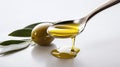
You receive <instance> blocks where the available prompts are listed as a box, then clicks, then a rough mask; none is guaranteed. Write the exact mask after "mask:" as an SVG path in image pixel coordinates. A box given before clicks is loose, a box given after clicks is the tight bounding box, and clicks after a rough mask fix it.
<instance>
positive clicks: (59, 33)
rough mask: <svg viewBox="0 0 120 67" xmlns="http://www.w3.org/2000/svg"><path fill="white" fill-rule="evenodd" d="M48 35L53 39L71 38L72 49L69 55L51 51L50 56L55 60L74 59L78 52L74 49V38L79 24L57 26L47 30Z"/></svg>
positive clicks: (77, 49)
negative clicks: (55, 58)
mask: <svg viewBox="0 0 120 67" xmlns="http://www.w3.org/2000/svg"><path fill="white" fill-rule="evenodd" d="M47 32H48V34H50V35H51V36H53V37H55V38H71V39H72V47H71V50H70V52H69V53H65V52H59V51H58V50H57V49H55V50H53V51H52V52H51V54H52V55H53V56H55V57H57V58H63V59H69V58H74V57H75V56H76V55H77V53H78V52H79V51H80V49H79V48H75V37H76V35H77V34H78V33H79V24H75V23H72V24H69V23H68V24H64V25H62V24H58V25H53V26H51V27H49V28H48V31H47Z"/></svg>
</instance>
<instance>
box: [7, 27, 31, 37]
mask: <svg viewBox="0 0 120 67" xmlns="http://www.w3.org/2000/svg"><path fill="white" fill-rule="evenodd" d="M31 31H32V29H28V28H26V29H19V30H16V31H13V32H12V33H10V34H9V36H15V37H30V36H31Z"/></svg>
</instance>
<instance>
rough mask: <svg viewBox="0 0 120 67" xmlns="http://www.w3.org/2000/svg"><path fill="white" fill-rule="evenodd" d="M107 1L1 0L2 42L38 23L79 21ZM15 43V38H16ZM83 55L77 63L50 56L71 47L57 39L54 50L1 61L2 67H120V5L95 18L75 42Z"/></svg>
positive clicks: (44, 49) (33, 49) (34, 50)
mask: <svg viewBox="0 0 120 67" xmlns="http://www.w3.org/2000/svg"><path fill="white" fill-rule="evenodd" d="M104 1H105V0H0V32H1V34H0V41H3V40H6V39H11V38H10V37H8V36H7V34H8V33H10V32H11V31H14V30H16V29H20V28H23V27H24V26H26V25H28V24H31V23H35V22H39V21H58V20H68V19H78V18H80V17H82V16H84V15H85V14H87V13H88V12H90V11H91V10H93V8H95V7H96V6H98V5H99V4H101V3H103V2H104ZM15 39H16V38H15ZM76 40H77V41H76V46H77V47H79V48H80V49H81V52H80V53H79V54H78V56H77V57H76V58H75V59H70V60H63V59H62V60H61V59H57V58H55V57H53V56H51V55H50V51H51V50H52V49H53V48H56V47H60V46H64V45H71V40H70V39H66V40H60V39H56V40H55V41H53V43H54V46H51V47H40V46H30V47H29V48H28V49H25V50H22V51H20V52H17V53H14V54H11V55H7V56H3V57H0V67H56V66H57V67H120V4H118V5H116V6H113V7H111V8H109V9H107V10H105V11H103V12H101V13H99V14H97V15H96V16H95V17H93V18H92V19H91V20H90V21H89V23H88V24H87V27H86V29H85V30H84V32H83V33H82V34H80V35H78V37H77V39H76Z"/></svg>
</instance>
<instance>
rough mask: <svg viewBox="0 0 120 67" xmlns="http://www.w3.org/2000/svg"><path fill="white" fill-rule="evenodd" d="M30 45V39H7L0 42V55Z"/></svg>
mask: <svg viewBox="0 0 120 67" xmlns="http://www.w3.org/2000/svg"><path fill="white" fill-rule="evenodd" d="M29 45H30V39H27V40H7V41H4V42H2V43H0V55H6V54H10V53H13V52H16V51H19V50H22V49H25V48H27V47H28V46H29Z"/></svg>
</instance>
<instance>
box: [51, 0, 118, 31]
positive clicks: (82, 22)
mask: <svg viewBox="0 0 120 67" xmlns="http://www.w3.org/2000/svg"><path fill="white" fill-rule="evenodd" d="M118 3H120V0H109V1H107V2H106V3H104V4H102V5H100V6H99V7H97V8H96V9H94V10H93V11H92V12H90V13H89V14H88V15H86V16H84V17H83V18H80V19H77V20H67V21H61V22H58V23H55V24H54V25H66V24H74V23H76V24H79V25H80V26H79V27H80V31H79V33H81V32H82V31H83V30H84V29H85V26H86V24H87V22H88V21H89V20H90V19H91V18H92V17H93V16H95V15H96V14H97V13H99V12H101V11H103V10H104V9H107V8H109V7H111V6H113V5H116V4H118ZM54 25H53V26H54Z"/></svg>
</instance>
